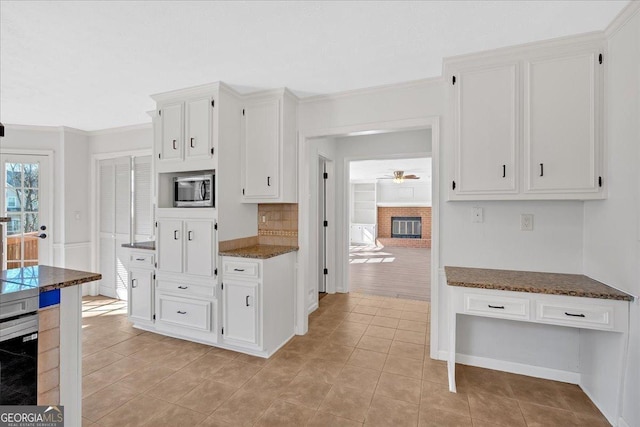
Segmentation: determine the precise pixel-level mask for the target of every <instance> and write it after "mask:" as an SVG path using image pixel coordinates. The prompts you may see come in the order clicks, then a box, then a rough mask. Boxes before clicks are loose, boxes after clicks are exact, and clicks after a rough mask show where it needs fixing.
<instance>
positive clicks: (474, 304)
mask: <svg viewBox="0 0 640 427" xmlns="http://www.w3.org/2000/svg"><path fill="white" fill-rule="evenodd" d="M464 312H465V313H469V314H474V315H478V316H488V317H500V318H506V319H521V320H527V319H529V300H528V299H523V298H510V297H502V296H490V295H478V294H465V295H464Z"/></svg>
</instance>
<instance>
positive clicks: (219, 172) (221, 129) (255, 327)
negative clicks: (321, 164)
mask: <svg viewBox="0 0 640 427" xmlns="http://www.w3.org/2000/svg"><path fill="white" fill-rule="evenodd" d="M153 99H154V100H155V101H156V103H157V108H156V111H155V114H154V121H153V126H154V155H153V159H154V164H153V167H154V174H155V175H154V176H155V194H154V201H155V224H154V226H155V238H156V243H155V249H150V248H140V249H137V248H135V247H134V248H133V249H129V250H128V251H129V252H128V254H129V256H128V257H126V262H127V269H128V271H129V276H128V277H129V279H130V284H129V295H128V296H129V320H130V321H131V322H132V323H133V324H134V325H135V326H136V327H138V328H141V329H145V330H149V331H153V332H156V333H161V334H165V335H169V336H173V337H178V338H182V339H189V340H193V341H197V342H202V343H206V344H209V345H215V346H218V347H223V348H227V349H232V350H236V351H241V352H245V353H248V354H253V355H256V356H262V357H268V356H270V355H271V354H273V353H274V352H275V351H276V350H277V349H278V348H280V347H281V346H282V345H284V344H285V343H286V342H287V341H288V340H289V339H290V338H291V337H292V336H293V334H294V283H295V282H294V272H295V270H294V265H295V257H296V255H295V253H286V254H283V255H279V256H274V257H273V258H270V259H264V260H262V259H260V260H258V259H255V260H253V259H252V260H249V259H241V258H228V259H226V257H225V260H224V261H223V262H221V258H220V257H219V255H218V246H219V242H220V241H223V240H225V241H226V240H233V239H240V238H247V237H251V236H257V234H258V233H257V203H296V202H297V184H296V183H297V168H296V161H297V152H296V144H297V142H296V138H297V121H296V120H297V98H296V97H295V96H294V95H293V94H291V93H290V92H289V91H288V90H286V89H279V90H269V91H263V92H258V93H252V94H248V95H242V94H239V93H237V92H236V91H234V90H233V89H231V88H230V87H228V86H226V85H225V84H223V83H214V84H209V85H203V86H198V87H193V88H187V89H183V90H176V91H172V92H167V93H162V94H158V95H153ZM194 176H195V177H203V176H206V177H213V180H212V181H211V180H209V181H207V182H210V188H209V187H206V194H209V191H210V192H211V195H212V196H213V197H212V199H213V203H211V205H213V206H209V205H207V206H203V207H200V206H199V207H183V206H186V205H185V204H183V203H182V202H181V203H174V201H175V196H174V194H175V192H176V191H177V190H176V189H177V188H178V186H179V185H180V184H179V183H180V182H182V181H184V180H185V178H187V180H191V177H194ZM207 185H209V184H207ZM181 188H183V187H181ZM194 188H195V187H194ZM204 190H205V187H204V185H203V193H204V192H205V191H204ZM181 191H182V190H181ZM203 197H204V196H203ZM176 206H179V207H176ZM229 266H233V267H234V268H231V269H230V268H229ZM224 268H226V269H224Z"/></svg>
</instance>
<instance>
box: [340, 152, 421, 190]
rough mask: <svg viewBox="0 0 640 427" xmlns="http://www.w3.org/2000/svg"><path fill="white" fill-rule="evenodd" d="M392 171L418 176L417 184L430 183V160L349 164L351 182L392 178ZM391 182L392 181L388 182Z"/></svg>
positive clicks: (391, 160) (416, 159) (368, 161)
mask: <svg viewBox="0 0 640 427" xmlns="http://www.w3.org/2000/svg"><path fill="white" fill-rule="evenodd" d="M393 171H404V173H405V175H410V174H414V175H418V176H419V177H420V180H419V182H425V183H427V184H428V183H430V182H431V159H430V158H426V157H420V158H413V159H385V160H359V161H352V162H350V163H349V179H350V180H351V181H373V180H375V179H377V178H380V177H383V176H393ZM388 181H389V182H392V181H393V180H388Z"/></svg>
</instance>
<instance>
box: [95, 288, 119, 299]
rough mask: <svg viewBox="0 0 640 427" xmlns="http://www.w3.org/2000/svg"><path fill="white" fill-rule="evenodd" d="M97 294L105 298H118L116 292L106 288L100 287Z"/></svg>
mask: <svg viewBox="0 0 640 427" xmlns="http://www.w3.org/2000/svg"><path fill="white" fill-rule="evenodd" d="M98 294H100V295H104V296H105V297H109V298H118V296H117V295H116V290H115V289H113V288H108V287H106V286H100V287H99V288H98Z"/></svg>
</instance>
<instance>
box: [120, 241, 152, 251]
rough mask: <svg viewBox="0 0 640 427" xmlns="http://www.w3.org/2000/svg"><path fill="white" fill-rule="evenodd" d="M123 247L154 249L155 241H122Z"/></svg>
mask: <svg viewBox="0 0 640 427" xmlns="http://www.w3.org/2000/svg"><path fill="white" fill-rule="evenodd" d="M122 247H123V248H129V249H145V250H148V251H155V250H156V242H154V241H146V242H133V243H123V244H122Z"/></svg>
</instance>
